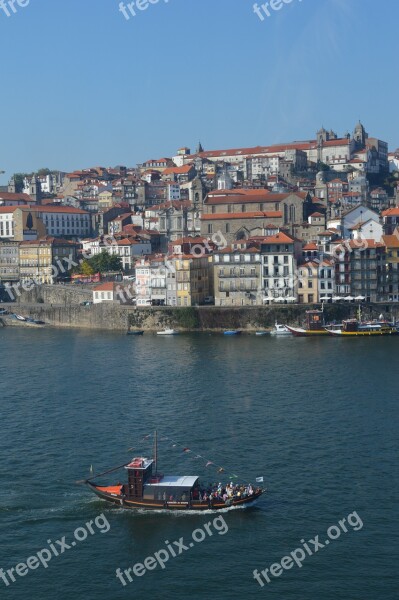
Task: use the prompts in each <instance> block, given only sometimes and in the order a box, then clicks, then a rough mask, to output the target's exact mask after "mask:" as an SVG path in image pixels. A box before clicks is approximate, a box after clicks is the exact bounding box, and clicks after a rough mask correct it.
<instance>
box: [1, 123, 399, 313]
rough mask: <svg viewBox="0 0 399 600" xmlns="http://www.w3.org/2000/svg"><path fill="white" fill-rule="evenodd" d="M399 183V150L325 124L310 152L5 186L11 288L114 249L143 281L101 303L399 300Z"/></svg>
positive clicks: (209, 157) (359, 131) (106, 292)
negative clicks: (331, 129)
mask: <svg viewBox="0 0 399 600" xmlns="http://www.w3.org/2000/svg"><path fill="white" fill-rule="evenodd" d="M397 174H399V151H395V152H391V153H390V152H388V145H387V143H386V142H384V141H382V140H379V139H378V138H374V137H370V136H369V135H368V134H367V132H366V130H365V129H364V127H363V125H362V124H361V123H358V124H357V125H356V127H355V128H354V131H353V134H349V133H347V134H345V135H344V136H343V137H338V136H337V134H335V133H334V132H333V131H327V130H325V129H324V128H322V129H320V130H319V131H318V132H317V134H316V137H315V139H312V140H308V141H302V142H290V143H287V144H280V145H273V146H257V147H254V148H236V149H229V150H215V151H205V150H204V149H203V148H202V146H201V144H199V145H198V147H197V149H196V151H195V153H191V151H190V149H189V148H186V147H184V148H181V149H180V150H178V152H177V153H176V155H175V156H173V157H171V158H160V159H156V160H153V159H151V160H148V161H146V162H145V163H142V164H140V165H137V166H136V167H134V168H127V167H124V166H118V167H115V168H104V167H95V168H90V169H83V170H80V171H74V172H72V173H64V172H51V173H47V172H46V173H45V174H31V175H26V176H25V177H24V178H23V180H22V182H21V178H17V177H13V178H12V179H11V180H10V182H9V185H8V187H7V188H6V189H3V188H0V287H1V286H4V285H5V284H11V285H13V284H15V283H17V282H22V283H23V282H29V281H34V282H35V283H46V284H50V283H57V282H58V281H65V280H66V279H67V277H68V273H69V270H70V266H71V264H78V263H79V260H80V259H81V257H82V256H84V257H90V256H95V255H97V254H99V253H100V252H104V251H105V252H109V253H111V254H114V255H117V256H119V257H120V259H121V265H122V269H123V275H125V276H130V278H131V281H132V282H133V284H132V285H131V286H130V287H129V293H128V294H127V293H126V294H125V295H124V294H123V290H121V286H120V285H119V284H117V283H109V282H107V283H102V284H101V285H100V286H99V287H98V289H97V290H96V293H95V301H96V302H102V301H104V302H105V301H111V302H115V301H121V302H134V303H136V304H137V306H148V305H150V304H162V305H171V306H192V305H200V304H204V303H210V302H212V303H213V302H214V303H215V304H216V305H218V306H243V305H258V304H265V303H272V302H299V303H309V304H312V303H316V302H320V301H322V300H324V301H338V300H339V299H348V300H349V301H350V300H351V299H352V300H353V299H355V298H356V299H358V300H360V299H364V300H365V301H384V302H387V301H399V271H398V263H399V258H398V250H399V244H398V240H399V233H398V232H399V179H395V176H396V175H397ZM387 181H388V182H389V185H387ZM104 286H105V287H106V288H107V289H105V287H104ZM102 287H104V289H101V288H102ZM132 290H133V291H132Z"/></svg>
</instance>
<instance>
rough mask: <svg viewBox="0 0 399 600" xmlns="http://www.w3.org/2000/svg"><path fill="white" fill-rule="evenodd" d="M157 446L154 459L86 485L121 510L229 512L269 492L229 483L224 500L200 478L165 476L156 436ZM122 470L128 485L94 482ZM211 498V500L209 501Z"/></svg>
mask: <svg viewBox="0 0 399 600" xmlns="http://www.w3.org/2000/svg"><path fill="white" fill-rule="evenodd" d="M154 446H155V453H154V458H153V459H150V458H146V457H143V456H139V457H135V458H133V459H132V460H131V462H129V463H127V464H125V465H121V466H120V467H116V468H115V469H110V470H109V471H106V472H105V473H101V474H100V475H95V476H93V477H90V478H89V479H86V480H85V481H84V483H86V484H87V485H88V486H89V487H90V488H91V490H92V491H93V492H94V493H95V494H97V496H99V497H100V498H101V499H102V500H106V501H107V502H110V503H112V504H116V505H118V506H120V507H123V508H127V509H135V508H139V509H145V510H162V511H204V510H209V509H211V510H216V511H217V510H226V509H227V508H235V507H239V506H245V505H248V504H252V503H253V502H254V501H255V500H257V499H258V498H259V497H260V496H261V495H262V494H263V493H264V492H265V490H264V489H262V488H260V487H256V488H255V487H254V488H253V487H252V485H251V484H249V485H247V486H239V485H235V486H231V484H227V486H223V488H224V489H225V495H226V496H227V492H229V494H230V495H229V497H226V499H225V500H224V499H223V498H222V497H221V495H220V494H219V493H218V492H217V491H216V490H217V488H218V486H217V485H216V486H213V487H212V488H207V489H206V488H204V487H203V486H202V485H201V483H200V481H199V477H198V476H197V475H184V476H182V475H169V476H167V475H162V474H161V473H159V472H158V470H157V442H156V436H155V445H154ZM121 468H125V469H126V471H127V483H124V484H122V483H116V484H112V485H98V484H96V483H93V479H96V478H98V477H100V476H102V475H105V474H107V473H110V472H112V471H116V470H117V469H121ZM260 479H262V480H263V478H260ZM219 485H221V484H219ZM208 495H210V496H211V497H210V498H209V497H208ZM204 496H205V497H206V499H204Z"/></svg>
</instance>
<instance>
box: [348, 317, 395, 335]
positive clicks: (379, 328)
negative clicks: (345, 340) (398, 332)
mask: <svg viewBox="0 0 399 600" xmlns="http://www.w3.org/2000/svg"><path fill="white" fill-rule="evenodd" d="M390 329H392V327H391V326H390V325H389V324H388V323H381V322H378V321H374V322H371V323H359V321H358V320H357V319H348V320H346V321H343V323H342V331H344V332H345V333H356V332H364V333H367V332H384V331H388V330H390Z"/></svg>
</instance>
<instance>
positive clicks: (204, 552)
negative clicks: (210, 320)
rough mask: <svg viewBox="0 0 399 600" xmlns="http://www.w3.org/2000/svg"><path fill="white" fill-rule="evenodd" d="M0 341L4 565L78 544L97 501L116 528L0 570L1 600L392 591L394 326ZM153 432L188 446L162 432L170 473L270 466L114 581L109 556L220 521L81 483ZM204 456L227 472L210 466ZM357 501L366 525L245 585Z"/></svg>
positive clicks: (1, 335) (319, 598)
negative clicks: (114, 497)
mask: <svg viewBox="0 0 399 600" xmlns="http://www.w3.org/2000/svg"><path fill="white" fill-rule="evenodd" d="M0 344H1V346H0V381H1V402H0V407H1V408H0V416H1V437H0V461H1V462H0V483H1V485H0V534H1V535H0V556H1V560H0V568H1V567H2V568H3V569H5V570H7V569H11V568H12V567H15V566H16V565H17V564H19V563H24V562H26V560H27V559H28V558H29V557H30V556H33V555H34V554H36V553H37V552H39V551H40V550H41V549H43V548H46V547H48V545H49V543H50V542H52V543H54V542H55V540H60V539H61V538H62V537H63V536H65V537H66V541H67V542H68V540H69V541H70V540H71V539H72V540H73V539H74V538H73V532H74V531H75V529H76V528H77V527H82V526H85V523H87V522H89V521H90V520H93V521H94V520H95V519H96V517H98V516H99V515H101V514H102V513H103V514H104V517H105V519H106V521H107V522H108V523H109V525H110V530H109V531H105V529H106V528H105V527H104V528H103V531H104V533H101V532H100V528H99V527H98V528H97V529H96V530H95V533H94V534H93V535H89V536H88V537H87V539H86V540H84V541H82V542H78V543H77V544H76V546H75V547H73V548H71V549H68V550H66V551H65V552H64V553H63V554H62V555H60V556H58V557H53V558H52V559H51V560H50V562H49V564H48V568H47V569H45V568H44V567H43V566H39V568H37V569H35V570H30V571H29V572H28V573H27V574H26V575H25V576H23V577H20V576H16V581H15V583H11V584H10V585H9V586H8V587H7V586H6V585H5V583H4V582H3V580H2V579H0V597H1V598H11V599H14V598H15V599H16V600H19V599H22V598H24V599H25V598H33V599H35V600H36V599H38V600H39V599H40V600H47V599H50V598H53V597H56V598H57V600H70V599H71V598H73V599H76V600H94V599H96V600H97V599H98V598H99V597H100V596H102V597H104V598H107V599H112V600H119V599H121V600H122V599H124V598H133V597H137V598H153V599H154V600H158V599H161V598H173V600H180V599H184V600H186V599H187V598H190V599H191V600H197V599H202V598H204V599H208V598H212V599H214V598H218V599H222V600H224V599H229V600H235V599H240V598H257V597H261V595H267V596H268V598H275V599H278V600H289V599H291V598H292V599H296V600H394V599H396V598H398V592H397V590H398V589H399V584H398V579H397V571H398V563H397V549H398V546H399V536H398V527H397V521H398V519H397V506H398V484H397V481H398V434H397V431H398V396H399V394H398V386H397V356H398V350H399V339H393V338H392V339H391V338H389V339H378V340H369V339H367V340H357V339H356V340H337V339H330V338H328V339H323V338H320V339H316V338H315V339H268V338H265V337H259V338H257V337H255V336H244V335H243V336H241V337H237V338H234V337H233V338H226V337H223V336H221V335H206V334H204V335H181V336H178V337H173V338H165V337H162V338H159V337H156V336H154V335H150V334H148V335H144V336H143V337H142V338H141V337H137V338H136V337H134V336H123V335H113V334H99V333H88V332H71V331H54V330H40V331H39V330H37V331H36V330H29V331H28V330H26V331H25V330H23V329H20V330H17V329H15V330H12V329H11V328H10V329H0ZM156 427H157V428H158V429H159V431H160V437H163V438H165V437H168V438H170V437H172V438H173V439H175V440H177V441H178V442H181V445H179V444H178V445H176V447H173V444H172V443H171V442H170V440H164V441H162V442H161V443H160V448H159V451H160V467H161V469H162V470H163V471H164V472H167V473H173V472H174V473H179V474H188V475H190V474H191V475H200V476H201V477H202V478H206V479H208V480H209V481H217V480H218V479H219V478H220V477H223V476H225V475H226V476H227V475H230V474H233V473H234V474H235V473H237V474H238V475H240V476H242V477H243V478H245V479H248V480H251V481H254V479H255V477H256V476H261V475H263V476H264V477H265V485H266V486H267V488H268V494H267V495H266V496H264V497H263V498H262V499H261V500H260V501H259V503H258V504H257V505H256V507H254V508H252V509H246V510H236V511H231V512H227V513H225V514H224V515H223V519H224V520H225V523H226V524H227V527H228V531H227V533H225V534H224V535H221V534H220V533H218V532H217V531H215V529H214V534H213V535H212V536H209V535H207V536H206V538H205V539H204V541H203V542H202V543H194V545H193V546H192V547H191V548H190V549H189V550H186V551H184V552H183V553H182V554H181V555H178V556H176V557H175V558H171V559H170V560H169V561H168V562H167V564H166V568H165V569H161V568H160V567H159V566H158V567H157V568H156V569H155V570H151V571H148V572H147V573H145V574H144V575H142V576H140V577H139V576H134V577H133V581H132V582H131V583H128V585H126V586H125V587H123V586H122V584H121V583H120V581H119V580H118V579H117V578H116V575H115V573H116V569H117V568H118V567H119V568H121V569H122V570H125V569H128V568H129V567H133V565H134V564H136V563H139V562H143V561H144V560H145V558H146V557H148V556H150V555H153V554H154V553H155V552H157V551H158V550H160V549H161V548H165V541H166V540H168V541H169V542H172V541H174V540H179V538H181V537H183V539H184V540H185V542H188V541H190V540H191V539H192V537H191V536H192V532H193V531H194V530H195V529H198V528H203V526H204V524H205V523H208V522H213V520H214V519H215V516H216V515H214V514H209V515H178V516H174V515H165V514H148V513H137V512H128V511H123V510H121V509H118V508H113V507H110V508H109V507H108V506H107V505H106V504H105V503H103V502H102V501H100V500H99V499H97V498H96V497H94V496H93V495H92V494H91V493H90V491H89V490H88V489H87V488H86V487H85V486H82V485H77V484H76V483H75V482H76V481H77V480H80V479H82V478H85V477H87V476H88V475H89V469H90V466H91V465H92V466H93V469H94V470H95V471H96V472H99V471H104V470H105V469H107V468H108V467H111V466H113V465H118V464H123V463H125V462H127V460H128V459H129V458H131V456H132V455H133V454H135V453H136V452H137V453H141V452H144V453H148V452H149V448H150V443H151V439H148V440H144V439H143V438H144V436H146V435H147V434H149V433H151V432H152V431H153V430H154V429H155V428H156ZM132 447H134V448H135V449H134V450H129V448H132ZM182 447H189V448H192V449H193V452H191V453H184V452H182ZM198 454H200V455H201V456H202V457H204V458H197V459H196V458H195V456H197V455H198ZM206 460H211V461H213V462H215V463H216V464H217V465H218V466H223V467H224V468H225V474H223V475H222V476H221V475H218V474H217V473H216V470H215V468H214V467H213V466H212V465H210V466H209V467H208V468H205V464H206ZM123 477H124V473H123V471H122V472H119V473H116V474H111V475H109V481H110V482H116V481H118V480H119V479H121V478H123ZM353 512H356V513H357V515H359V517H360V518H361V521H362V522H363V527H361V528H359V527H358V531H354V529H353V528H352V527H350V526H348V531H347V533H344V532H342V533H341V535H340V537H339V539H336V540H331V541H330V544H329V546H328V547H325V548H323V549H319V551H318V552H317V553H316V554H313V555H312V556H307V558H306V559H305V560H304V562H303V566H302V567H301V568H299V567H297V566H296V565H294V567H293V568H291V569H290V570H285V571H283V573H282V574H281V575H280V576H279V577H273V576H272V577H271V579H270V583H266V582H265V584H264V587H263V588H261V587H260V585H259V584H258V583H257V582H256V581H255V580H254V578H253V571H254V569H258V571H259V572H260V571H261V570H264V569H267V568H270V565H272V564H273V563H276V562H279V561H280V560H281V559H282V558H283V557H284V556H286V555H289V554H290V552H292V551H294V550H295V548H298V547H301V545H302V544H301V541H300V540H301V539H303V540H304V541H307V540H310V539H311V538H314V537H315V536H316V535H317V534H319V536H320V541H325V540H326V537H327V536H326V531H327V529H328V528H329V527H330V526H331V525H335V524H337V523H338V521H339V520H340V519H343V518H344V517H347V516H348V515H349V514H351V513H353ZM218 523H219V524H220V521H218ZM103 524H104V520H103ZM93 527H94V526H93ZM49 540H50V542H49Z"/></svg>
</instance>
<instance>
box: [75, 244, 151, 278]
mask: <svg viewBox="0 0 399 600" xmlns="http://www.w3.org/2000/svg"><path fill="white" fill-rule="evenodd" d="M82 245H83V250H84V251H85V253H86V254H90V256H96V255H98V254H101V252H108V254H111V256H119V258H120V259H121V261H122V267H123V269H125V270H131V269H133V268H134V265H135V263H136V261H137V258H138V257H140V256H144V255H145V254H151V242H149V241H143V240H135V239H133V238H125V239H122V240H116V239H115V238H112V237H110V236H105V238H96V239H95V240H83V242H82Z"/></svg>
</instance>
